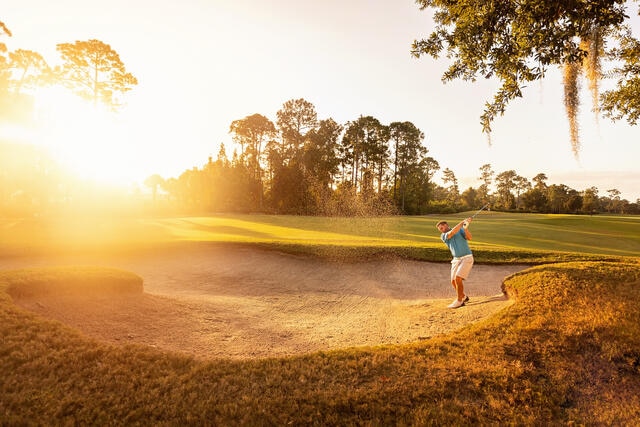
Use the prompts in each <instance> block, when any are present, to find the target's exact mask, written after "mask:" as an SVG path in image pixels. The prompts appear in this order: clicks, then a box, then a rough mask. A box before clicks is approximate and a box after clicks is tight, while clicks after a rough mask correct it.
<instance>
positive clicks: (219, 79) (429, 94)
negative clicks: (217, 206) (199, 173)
mask: <svg viewBox="0 0 640 427" xmlns="http://www.w3.org/2000/svg"><path fill="white" fill-rule="evenodd" d="M630 14H632V15H634V17H635V15H636V14H637V5H635V6H634V9H633V10H632V11H630ZM0 21H3V22H4V23H5V24H6V25H7V26H8V28H9V29H10V30H11V31H12V32H13V37H11V38H7V37H3V41H4V42H5V43H6V44H7V46H8V47H9V50H15V49H29V50H34V51H37V52H39V53H41V54H42V55H43V56H44V57H45V59H47V61H48V62H49V63H50V64H55V63H56V62H58V61H59V56H58V54H57V52H56V50H55V47H56V44H58V43H73V42H75V41H76V40H89V39H98V40H101V41H103V42H104V43H107V44H109V45H111V47H112V48H113V49H114V50H116V51H117V52H118V53H119V54H120V58H121V59H122V61H123V62H124V64H125V66H126V68H127V71H129V72H131V73H133V74H134V75H135V76H136V77H137V78H138V80H139V85H138V86H137V87H135V88H134V90H133V91H132V92H130V93H129V94H128V96H127V101H128V105H127V107H126V108H125V109H124V110H123V111H122V112H121V114H120V117H119V118H118V119H117V120H116V121H115V122H114V124H113V127H114V129H113V130H112V131H111V132H110V133H105V138H107V136H108V137H109V138H108V139H109V140H113V139H117V141H118V142H117V143H113V142H111V143H108V144H107V143H105V144H104V147H102V148H100V149H97V148H92V149H87V150H86V152H85V156H87V157H90V156H94V157H95V160H101V161H103V162H110V164H111V165H112V167H111V168H110V169H111V170H112V171H116V172H119V173H121V174H123V176H126V177H127V178H136V179H143V178H144V177H146V176H148V175H150V174H152V173H159V174H161V175H162V176H163V177H165V178H168V177H171V176H173V177H177V176H179V175H180V173H182V172H183V171H185V170H186V169H189V168H192V167H201V166H202V165H204V164H205V163H206V161H207V158H208V156H213V157H215V156H216V154H217V152H218V147H219V144H220V143H221V142H224V143H225V145H226V146H227V147H230V146H231V137H230V135H229V134H228V130H229V125H230V123H231V122H232V121H233V120H236V119H241V118H244V117H246V116H248V115H251V114H254V113H260V114H263V115H265V116H267V117H268V118H269V119H271V120H272V121H274V122H275V120H276V112H277V111H278V110H279V109H280V108H281V107H282V104H283V103H284V102H286V101H287V100H289V99H297V98H304V99H306V100H307V101H309V102H311V103H312V104H314V105H315V107H316V110H317V112H318V118H319V119H326V118H329V117H331V118H333V119H334V120H336V121H337V122H339V123H342V124H345V123H346V122H347V121H350V120H355V119H357V118H358V117H359V116H360V115H371V116H374V117H376V118H377V119H379V120H380V121H381V122H382V123H384V124H389V123H391V122H394V121H411V122H413V123H414V124H415V125H416V126H417V127H418V128H420V129H421V130H422V131H423V132H424V133H425V135H426V138H425V145H426V146H427V149H428V150H429V155H430V156H432V157H434V158H435V159H436V160H437V161H438V162H439V163H440V166H441V168H442V169H444V168H449V169H451V170H453V172H454V173H455V175H456V177H457V178H458V180H459V184H460V188H461V190H464V189H466V188H467V187H469V186H474V187H477V186H478V185H480V182H479V181H478V176H479V175H480V172H479V168H480V166H482V165H484V164H486V163H489V164H491V166H492V168H493V170H494V171H495V172H496V173H500V172H503V171H505V170H510V169H513V170H515V171H516V172H517V173H518V174H519V175H522V176H525V177H527V178H529V179H531V178H533V177H534V176H535V175H537V174H538V173H545V174H546V175H547V176H548V177H549V180H548V184H559V183H563V184H567V185H569V186H570V187H572V188H574V189H576V190H579V191H580V190H584V189H585V188H588V187H591V186H596V187H598V189H599V190H600V195H603V196H604V195H607V193H606V190H608V189H611V188H617V189H618V190H620V191H622V196H623V197H624V198H627V199H628V200H630V201H635V200H636V199H638V198H640V167H639V166H638V159H640V143H638V141H639V140H640V127H639V126H635V127H631V126H628V125H627V124H626V122H625V121H621V122H616V123H613V124H612V123H611V122H610V121H609V120H606V119H600V120H598V121H596V119H595V117H594V115H593V113H592V111H591V99H590V96H589V93H588V92H587V91H586V90H583V103H582V112H581V115H580V123H581V135H580V136H581V142H582V149H581V152H580V157H579V159H578V160H576V159H575V158H574V156H573V153H572V151H571V145H570V142H569V130H568V124H567V120H566V115H565V112H564V107H563V102H562V93H563V89H562V84H561V77H560V73H559V72H557V70H552V71H551V72H550V73H549V75H548V78H547V79H546V80H545V81H544V82H542V83H535V84H532V85H531V86H530V87H528V88H527V89H525V91H524V95H525V96H524V98H523V99H520V100H517V101H515V102H512V103H511V104H510V106H509V108H508V110H507V112H506V114H505V115H504V116H503V117H499V118H498V119H497V120H496V121H495V123H494V124H493V130H494V132H493V134H492V137H491V145H490V144H489V143H488V140H487V138H486V135H484V134H482V133H481V126H480V115H481V114H482V110H483V106H484V103H485V102H486V101H489V100H491V99H492V97H493V93H494V92H495V90H496V89H497V87H498V83H497V82H496V81H491V80H488V81H487V80H483V81H479V82H476V83H467V82H453V83H448V84H443V83H442V82H441V80H440V77H441V75H442V72H443V71H444V69H445V68H446V66H447V62H446V61H439V62H436V61H434V60H432V59H431V58H428V57H424V58H422V59H419V60H417V59H415V58H412V57H411V55H410V52H409V51H410V46H411V43H412V41H413V40H414V39H416V38H421V37H425V36H427V35H428V34H429V33H430V31H431V29H432V24H431V21H430V19H429V13H428V12H426V11H420V10H419V9H418V7H417V6H416V5H415V4H414V2H413V0H393V1H389V0H385V1H383V0H349V1H344V0H326V1H321V2H320V1H304V0H272V1H259V0H225V1H223V0H208V1H206V0H201V1H197V0H184V1H180V2H178V1H173V2H168V1H167V2H158V1H151V0H133V1H132V0H127V1H122V0H111V1H109V2H104V1H92V0H58V1H55V2H53V1H50V0H5V1H3V7H2V10H1V11H0ZM634 26H635V27H634V31H635V32H636V34H637V32H638V31H639V30H640V24H639V20H638V19H637V17H635V18H634ZM583 87H585V88H586V83H585V84H583ZM76 125H77V123H76ZM70 126H71V125H69V126H67V124H63V123H60V124H59V125H58V129H57V130H56V131H55V132H63V130H64V129H67V128H68V127H70ZM88 131H90V129H82V128H80V129H79V130H77V131H76V132H77V133H79V134H82V135H84V134H86V132H88ZM55 132H54V133H55ZM77 137H78V138H80V135H77ZM64 139H69V138H68V137H66V138H62V137H61V138H59V141H63V140H64ZM58 143H60V144H63V142H58ZM61 149H62V148H61ZM109 150H112V152H113V153H116V155H113V153H110V151H109ZM110 154H111V155H110ZM89 161H90V160H89ZM114 173H115V172H114ZM440 177H441V174H438V175H437V178H438V179H439V178H440Z"/></svg>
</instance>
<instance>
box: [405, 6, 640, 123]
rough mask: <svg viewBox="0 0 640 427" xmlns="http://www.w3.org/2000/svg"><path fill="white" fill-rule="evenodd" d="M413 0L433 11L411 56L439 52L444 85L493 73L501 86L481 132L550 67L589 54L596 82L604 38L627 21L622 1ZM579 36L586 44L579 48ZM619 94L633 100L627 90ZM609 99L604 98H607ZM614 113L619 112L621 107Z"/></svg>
mask: <svg viewBox="0 0 640 427" xmlns="http://www.w3.org/2000/svg"><path fill="white" fill-rule="evenodd" d="M417 3H418V4H419V5H420V8H421V9H427V8H431V9H434V14H433V20H434V21H435V24H436V26H435V29H434V31H433V32H432V33H431V34H430V35H429V36H428V37H427V38H426V39H422V40H416V41H415V42H414V43H413V47H412V53H413V55H414V56H416V57H420V56H422V55H429V56H432V57H433V58H438V57H439V56H440V55H442V54H446V55H447V57H448V58H450V59H452V63H451V65H450V66H449V68H448V70H447V71H446V72H445V73H444V75H443V76H442V79H443V81H445V82H446V81H450V80H453V79H464V80H471V81H474V80H475V79H476V78H478V77H484V78H491V77H495V78H497V79H498V80H499V81H500V82H501V83H502V86H501V87H500V89H499V90H498V91H497V93H496V94H495V96H494V99H493V101H492V102H490V103H487V104H486V108H485V111H484V113H483V115H482V117H481V124H482V128H483V131H485V132H490V130H491V123H492V122H493V120H494V119H495V118H496V117H497V116H499V115H502V114H503V113H504V111H505V109H506V107H507V104H508V103H509V102H510V101H511V100H513V99H514V98H518V97H521V96H522V88H523V87H524V86H526V85H527V83H528V82H531V81H535V80H540V79H542V78H544V75H545V72H546V70H547V69H548V68H549V67H550V66H554V65H557V66H564V65H566V64H574V63H577V64H582V62H583V58H585V57H586V56H587V55H589V56H590V60H589V61H588V63H587V66H588V71H589V70H591V77H592V78H594V79H595V80H597V79H598V78H599V76H598V75H596V74H597V73H598V71H599V65H598V63H599V62H598V58H600V57H601V53H603V49H604V47H605V46H606V39H605V37H606V38H609V39H614V38H616V37H620V36H622V35H623V34H625V27H624V23H625V21H626V20H627V19H628V16H627V10H626V4H625V3H626V2H625V1H624V0H608V1H600V2H590V1H584V2H575V1H571V2H550V1H546V0H525V1H518V2H503V1H484V0H463V1H456V2H450V1H443V0H417ZM581 41H583V42H588V43H589V46H581ZM609 53H610V54H613V55H615V54H616V53H618V52H616V51H614V50H611V51H610V52H609ZM594 73H595V74H594ZM635 93H637V92H635ZM619 94H620V95H622V93H619ZM625 95H631V97H630V98H629V99H631V98H633V96H632V95H633V93H631V92H627V93H625ZM613 97H614V95H611V97H610V98H609V99H610V101H612V102H613V101H614V98H613ZM622 105H624V103H623V104H622ZM622 108H624V107H622ZM620 113H621V114H626V112H625V110H624V109H621V110H620Z"/></svg>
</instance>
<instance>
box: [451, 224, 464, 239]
mask: <svg viewBox="0 0 640 427" xmlns="http://www.w3.org/2000/svg"><path fill="white" fill-rule="evenodd" d="M462 225H463V223H462V222H461V223H459V224H458V225H456V226H455V227H453V228H452V229H451V230H449V232H448V233H447V239H450V238H452V237H453V236H455V235H456V234H457V233H458V232H459V231H460V229H461V228H462Z"/></svg>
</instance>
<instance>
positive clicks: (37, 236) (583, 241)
mask: <svg viewBox="0 0 640 427" xmlns="http://www.w3.org/2000/svg"><path fill="white" fill-rule="evenodd" d="M466 215H469V213H467V214H465V213H462V214H457V215H448V216H438V217H435V216H421V217H383V218H326V217H304V216H274V215H220V216H210V217H176V218H144V219H131V218H127V219H113V218H109V217H93V218H72V219H64V218H57V219H26V220H0V229H1V231H2V234H3V239H2V242H0V254H2V253H5V254H12V253H24V252H27V253H33V252H39V251H45V252H46V251H49V250H56V251H59V250H71V251H73V250H79V251H84V250H92V249H93V250H109V249H126V248H133V247H146V246H152V245H157V244H172V243H177V242H185V241H193V242H196V241H198V242H225V243H241V244H257V245H261V246H272V247H278V248H281V249H286V250H291V251H303V252H314V253H324V254H333V255H334V256H345V257H348V256H356V257H357V256H363V255H366V254H371V253H372V252H373V253H380V252H391V253H395V254H397V255H399V256H406V257H411V258H416V259H425V260H434V261H444V260H446V259H447V258H448V256H449V255H448V252H447V251H446V248H445V247H444V245H443V244H442V242H441V241H440V237H439V233H438V231H437V230H436V228H435V224H436V222H437V221H438V220H439V219H446V220H447V221H449V222H450V224H451V225H453V224H455V223H457V222H459V221H460V220H461V219H463V218H464V217H465V216H466ZM471 230H472V231H473V236H474V240H473V243H472V248H473V249H474V252H475V253H476V258H477V260H478V261H479V262H523V263H538V262H552V261H568V260H575V259H597V258H602V257H629V256H631V257H633V256H637V255H638V254H640V217H638V216H635V217H634V216H605V215H599V216H573V215H541V214H504V213H498V212H481V213H480V214H479V215H478V216H477V217H476V220H475V221H474V223H473V225H472V229H471Z"/></svg>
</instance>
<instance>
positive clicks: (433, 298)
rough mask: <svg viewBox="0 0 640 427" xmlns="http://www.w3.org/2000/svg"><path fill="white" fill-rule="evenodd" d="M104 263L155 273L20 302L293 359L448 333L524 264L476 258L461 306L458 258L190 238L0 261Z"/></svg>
mask: <svg viewBox="0 0 640 427" xmlns="http://www.w3.org/2000/svg"><path fill="white" fill-rule="evenodd" d="M77 264H89V265H101V266H108V267H115V268H122V269H126V270H129V271H132V272H134V273H136V274H138V275H140V276H142V277H143V279H144V293H143V294H140V295H136V296H110V297H107V296H104V295H103V296H83V297H79V296H74V297H46V298H45V297H40V298H32V299H23V300H19V301H16V303H17V304H19V305H21V306H22V307H24V308H26V309H29V310H31V311H34V312H36V313H38V314H40V315H42V316H46V317H48V318H52V319H57V320H59V321H61V322H64V323H66V324H68V325H70V326H72V327H74V328H77V329H79V330H81V331H82V332H83V333H84V334H86V335H88V336H90V337H93V338H95V339H98V340H101V341H106V342H109V343H114V344H121V343H138V344H143V345H148V346H153V347H156V348H160V349H163V350H166V351H175V352H180V353H183V354H189V355H193V356H194V357H196V358H199V359H212V358H220V357H222V358H235V359H246V358H258V357H271V356H286V355H295V354H302V353H308V352H313V351H318V350H331V349H338V348H345V347H353V346H371V345H378V344H396V343H407V342H413V341H417V340H421V339H426V338H429V337H432V336H435V335H437V334H444V333H448V332H451V331H453V330H456V329H458V328H461V327H464V326H465V325H467V324H469V323H472V322H476V321H478V320H480V319H483V318H485V317H487V316H489V315H490V314H492V313H494V312H496V311H498V310H500V309H501V308H503V307H505V306H506V305H508V304H510V301H508V300H507V299H506V298H505V297H504V296H503V295H502V291H501V283H502V280H503V279H504V278H505V277H506V276H508V275H510V274H512V273H514V272H517V271H520V270H522V269H524V268H525V266H523V265H504V266H487V265H476V266H475V267H474V270H473V272H472V274H471V276H470V277H469V279H468V280H467V281H466V289H467V294H468V295H469V296H470V298H471V301H470V302H469V303H468V304H467V305H466V306H465V307H463V308H460V309H457V310H451V309H447V308H446V306H447V304H449V303H450V302H451V301H452V300H453V298H454V291H453V288H452V287H451V285H449V264H447V263H428V262H418V261H408V260H399V259H392V260H374V261H362V262H348V263H341V262H335V261H328V260H323V259H317V258H311V257H304V256H295V255H289V254H284V253H279V252H273V251H264V250H258V249H252V248H240V247H231V248H229V247H220V246H216V245H189V246H182V247H180V248H167V249H158V250H156V251H152V252H150V251H147V252H145V253H138V254H130V255H128V256H126V257H125V256H122V257H115V256H111V257H108V258H107V257H100V258H96V257H83V258H78V257H65V258H62V257H61V258H54V259H52V258H51V257H47V258H30V259H21V260H0V268H3V269H7V268H19V267H35V266H44V265H77Z"/></svg>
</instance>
